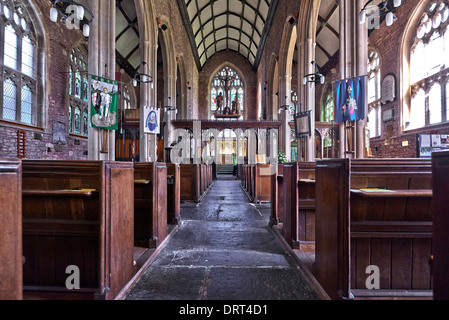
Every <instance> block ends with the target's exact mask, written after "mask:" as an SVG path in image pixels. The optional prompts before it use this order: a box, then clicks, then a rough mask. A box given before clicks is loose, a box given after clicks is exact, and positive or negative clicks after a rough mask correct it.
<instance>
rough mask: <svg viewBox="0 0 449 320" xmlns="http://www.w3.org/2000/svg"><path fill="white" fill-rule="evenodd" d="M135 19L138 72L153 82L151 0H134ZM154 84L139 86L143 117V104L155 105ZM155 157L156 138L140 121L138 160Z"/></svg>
mask: <svg viewBox="0 0 449 320" xmlns="http://www.w3.org/2000/svg"><path fill="white" fill-rule="evenodd" d="M134 4H135V6H136V13H137V19H138V22H139V35H140V48H141V57H142V58H141V59H142V62H146V64H145V65H141V67H140V68H141V69H140V70H139V71H140V72H144V73H146V74H150V75H152V76H153V83H156V82H157V36H158V33H157V20H156V15H155V10H154V4H153V1H147V0H134ZM156 90H157V89H156V86H153V87H151V86H150V85H143V84H141V86H140V99H138V101H139V106H140V114H141V118H142V119H143V118H144V108H143V106H149V107H153V108H155V107H156V106H157V95H156V92H157V91H156ZM155 159H157V139H156V138H155V137H153V136H150V137H148V136H147V135H145V133H144V122H143V121H141V123H140V161H155Z"/></svg>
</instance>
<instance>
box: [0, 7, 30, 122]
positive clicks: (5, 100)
mask: <svg viewBox="0 0 449 320" xmlns="http://www.w3.org/2000/svg"><path fill="white" fill-rule="evenodd" d="M0 14H1V15H0V35H1V36H0V39H1V41H0V53H1V55H2V57H1V58H0V61H1V62H2V63H0V73H1V74H0V79H1V83H0V91H2V92H3V96H2V97H0V99H1V100H2V101H1V103H0V119H1V120H6V121H12V122H17V123H22V124H26V125H33V126H36V125H38V123H37V121H38V119H37V108H36V105H37V102H36V101H37V98H36V93H37V86H38V85H37V74H36V73H37V72H36V69H37V68H36V62H37V40H36V35H35V33H34V30H33V28H32V23H31V22H30V18H29V15H28V13H27V11H26V9H25V7H24V5H23V4H22V2H21V1H12V0H3V1H2V2H1V3H0Z"/></svg>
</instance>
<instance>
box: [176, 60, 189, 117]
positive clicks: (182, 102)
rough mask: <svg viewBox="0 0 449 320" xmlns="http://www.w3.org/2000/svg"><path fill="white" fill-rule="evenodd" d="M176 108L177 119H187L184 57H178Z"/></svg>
mask: <svg viewBox="0 0 449 320" xmlns="http://www.w3.org/2000/svg"><path fill="white" fill-rule="evenodd" d="M176 61H177V65H176V70H177V71H176V110H177V112H178V113H177V115H176V118H177V119H187V118H188V112H187V111H188V110H187V80H186V69H185V64H184V57H183V56H180V57H176Z"/></svg>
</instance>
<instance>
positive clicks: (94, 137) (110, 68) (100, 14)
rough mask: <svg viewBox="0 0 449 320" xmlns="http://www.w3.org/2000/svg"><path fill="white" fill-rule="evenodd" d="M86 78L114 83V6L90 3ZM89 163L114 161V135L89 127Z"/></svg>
mask: <svg viewBox="0 0 449 320" xmlns="http://www.w3.org/2000/svg"><path fill="white" fill-rule="evenodd" d="M89 6H90V8H91V10H92V13H93V14H94V19H93V21H92V23H91V24H90V30H91V31H90V36H89V67H88V69H89V74H94V75H98V76H102V77H103V76H106V71H107V73H108V74H107V77H108V78H109V79H115V64H116V61H115V10H116V7H115V2H112V1H110V0H90V1H89ZM89 160H94V161H98V160H110V161H114V160H115V131H113V130H102V129H96V128H92V127H89Z"/></svg>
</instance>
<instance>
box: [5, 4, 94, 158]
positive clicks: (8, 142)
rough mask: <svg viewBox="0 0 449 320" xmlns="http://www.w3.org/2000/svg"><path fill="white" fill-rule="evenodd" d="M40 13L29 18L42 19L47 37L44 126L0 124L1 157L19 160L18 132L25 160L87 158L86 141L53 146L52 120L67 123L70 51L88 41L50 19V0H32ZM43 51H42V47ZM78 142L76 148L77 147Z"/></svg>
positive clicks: (75, 138)
mask: <svg viewBox="0 0 449 320" xmlns="http://www.w3.org/2000/svg"><path fill="white" fill-rule="evenodd" d="M33 4H34V6H35V8H36V11H37V12H30V15H34V16H38V19H40V20H41V22H42V24H43V27H44V31H45V33H46V35H45V49H44V50H45V52H44V55H45V56H46V59H47V65H46V73H47V79H46V80H45V83H46V88H45V89H46V91H45V92H43V93H42V92H40V93H39V94H44V95H45V96H46V99H45V101H46V105H44V107H43V112H44V114H45V115H46V116H45V117H44V119H45V122H44V123H43V125H42V127H28V126H21V125H18V124H15V123H11V122H4V121H2V122H1V123H0V158H17V156H18V153H17V134H18V130H24V131H25V132H26V158H28V159H71V160H76V159H87V149H88V145H87V139H86V138H85V137H79V136H72V135H69V134H68V129H67V134H66V141H67V144H66V145H59V146H58V145H55V144H54V143H53V121H61V122H64V123H66V124H67V123H68V74H67V70H68V67H69V59H70V52H71V50H72V48H74V47H75V46H77V45H79V44H80V43H82V42H83V41H85V38H84V37H83V35H82V32H81V31H80V30H74V29H73V30H68V29H67V28H66V27H65V26H64V25H63V24H61V23H60V22H57V23H53V22H51V21H50V19H49V12H50V5H51V3H50V1H46V0H33ZM40 49H42V48H40ZM75 143H76V145H75Z"/></svg>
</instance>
